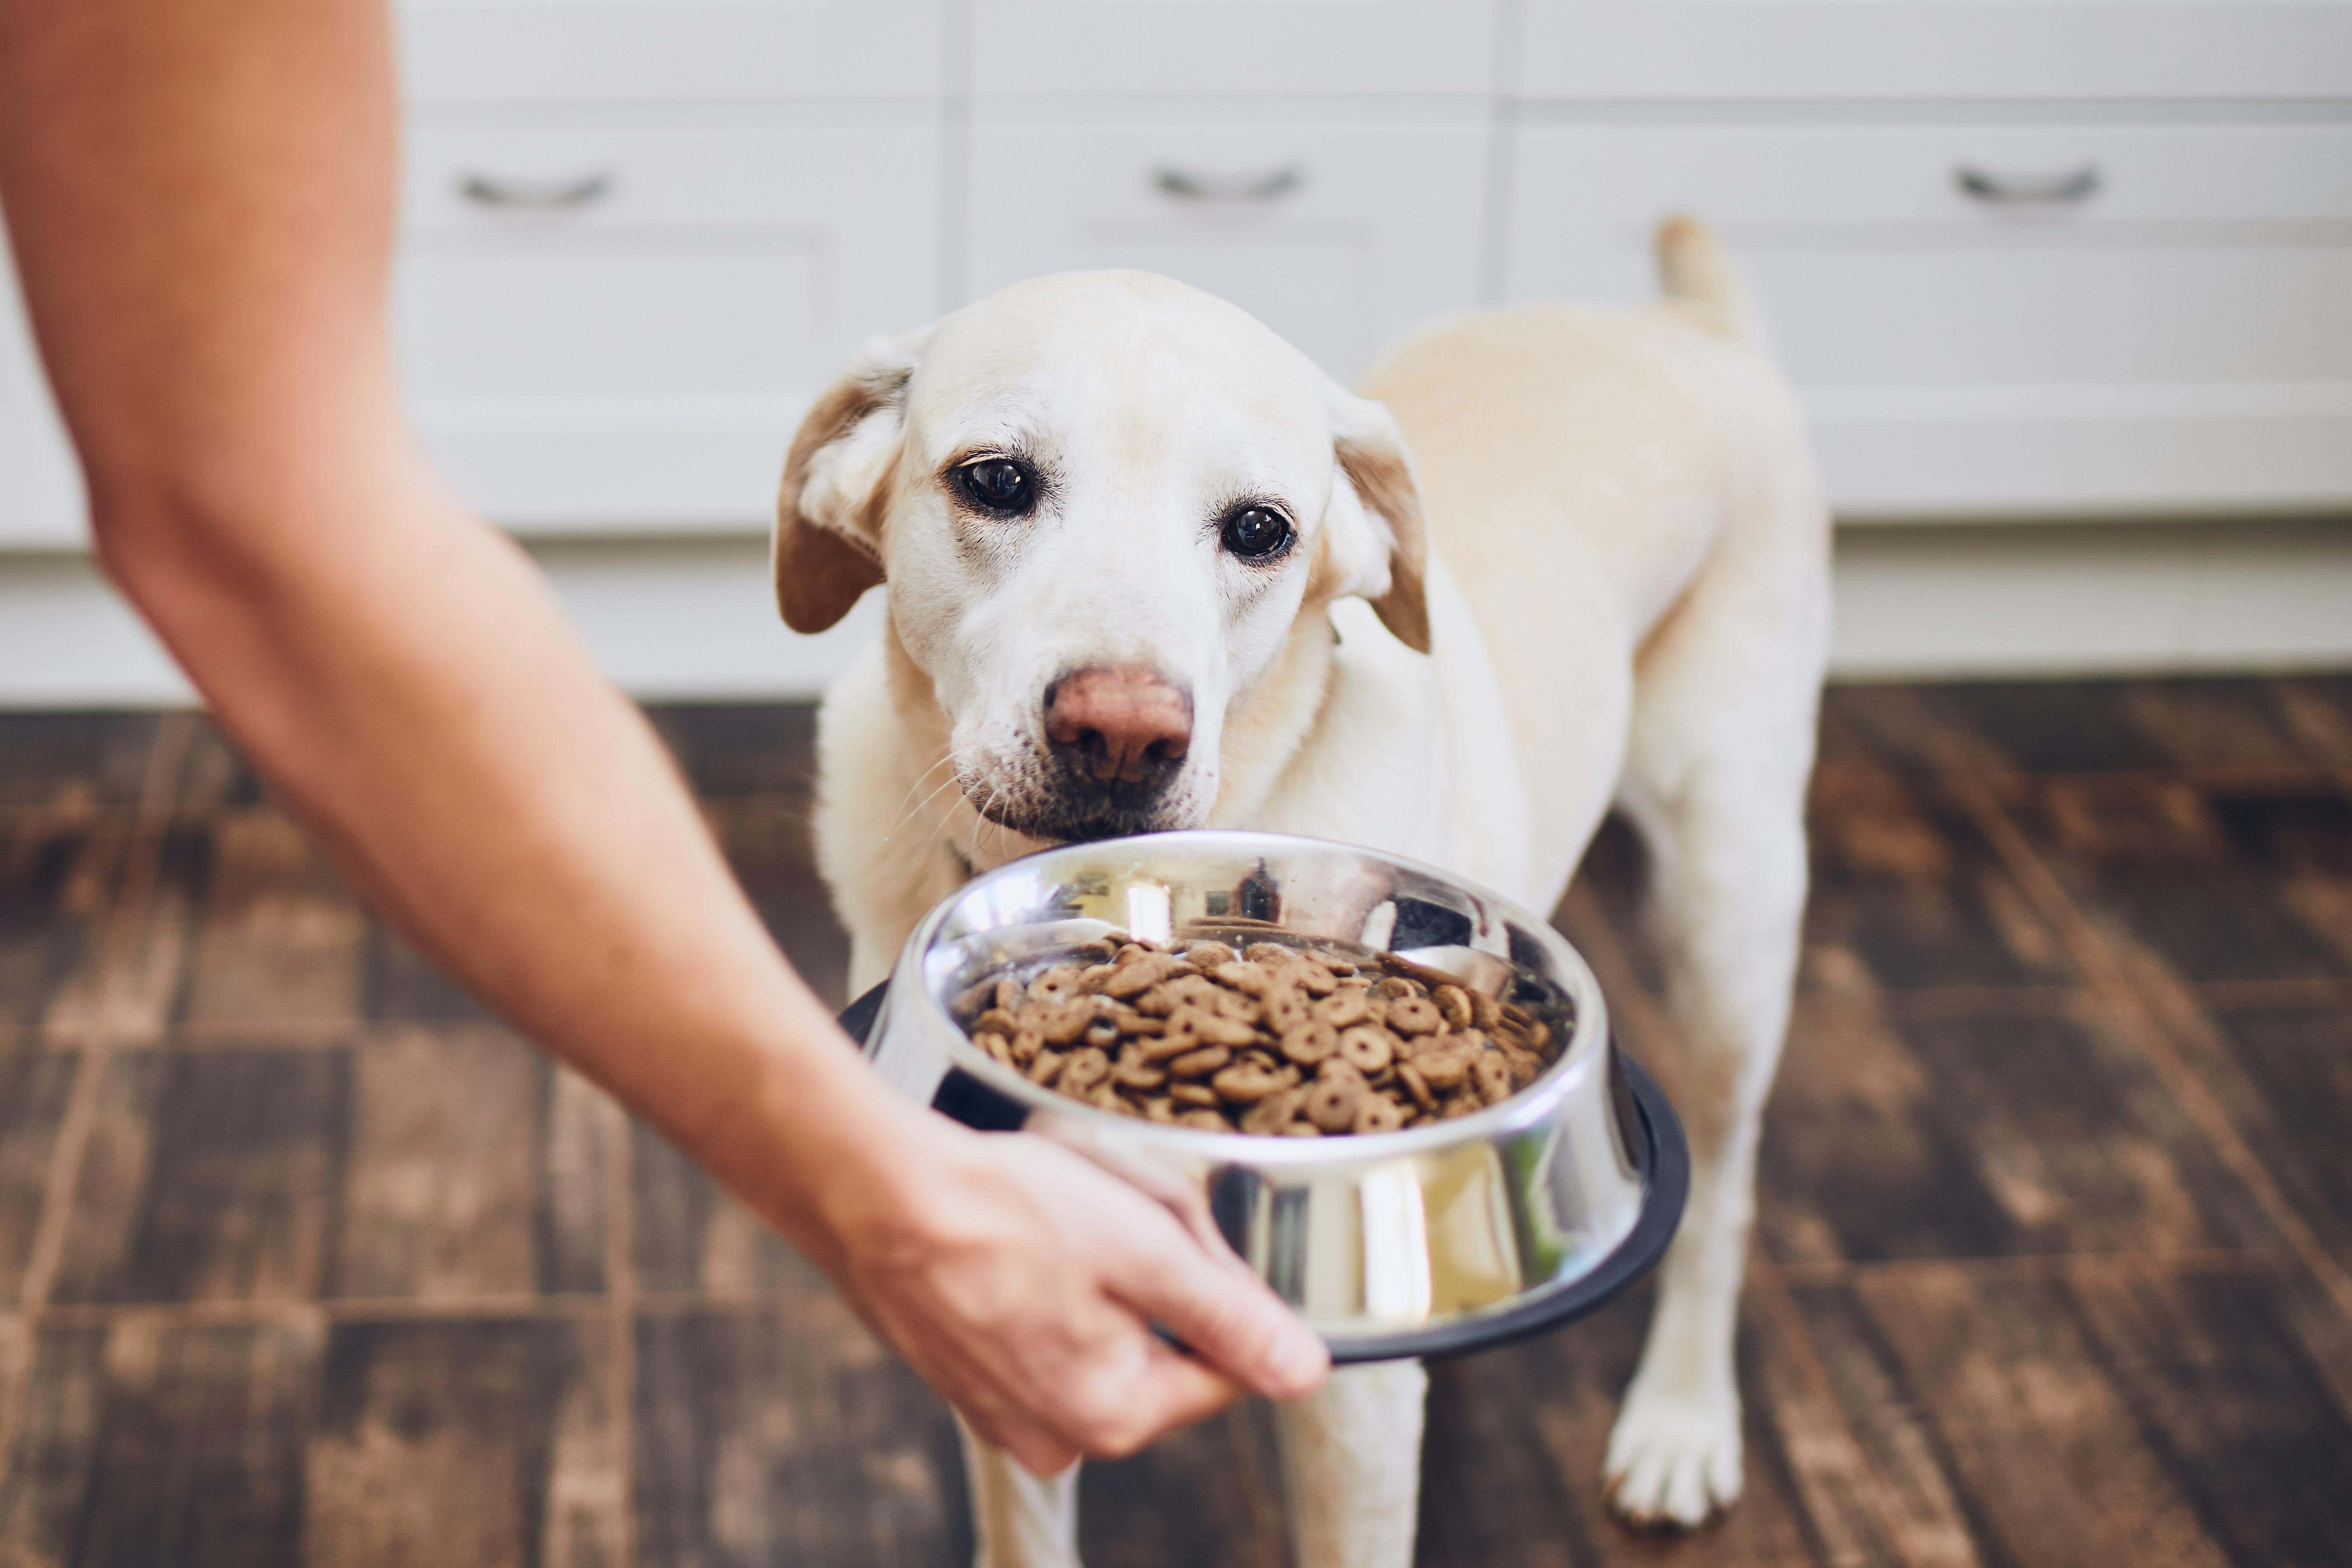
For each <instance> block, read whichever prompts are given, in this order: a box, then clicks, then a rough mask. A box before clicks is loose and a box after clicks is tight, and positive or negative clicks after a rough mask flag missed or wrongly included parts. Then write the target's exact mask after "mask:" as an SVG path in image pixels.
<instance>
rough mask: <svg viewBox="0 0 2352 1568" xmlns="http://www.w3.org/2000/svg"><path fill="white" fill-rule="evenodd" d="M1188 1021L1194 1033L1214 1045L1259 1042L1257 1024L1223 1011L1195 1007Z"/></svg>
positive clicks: (1252, 1044) (1248, 1044) (1242, 1044)
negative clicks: (1201, 1009)
mask: <svg viewBox="0 0 2352 1568" xmlns="http://www.w3.org/2000/svg"><path fill="white" fill-rule="evenodd" d="M1187 1021H1188V1022H1189V1023H1190V1024H1191V1026H1192V1033H1193V1034H1194V1035H1196V1036H1198V1037H1200V1038H1201V1039H1202V1040H1205V1041H1207V1042H1209V1043H1210V1044H1212V1045H1219V1046H1232V1047H1242V1046H1254V1045H1255V1044H1257V1026H1255V1024H1245V1023H1244V1022H1243V1021H1242V1020H1241V1019H1239V1018H1231V1017H1227V1016H1225V1015H1224V1014H1223V1013H1210V1012H1202V1011H1200V1010H1198V1009H1195V1010H1194V1011H1193V1013H1192V1016H1190V1017H1189V1019H1188V1020H1187Z"/></svg>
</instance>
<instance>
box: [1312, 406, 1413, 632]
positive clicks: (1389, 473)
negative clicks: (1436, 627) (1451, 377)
mask: <svg viewBox="0 0 2352 1568" xmlns="http://www.w3.org/2000/svg"><path fill="white" fill-rule="evenodd" d="M1331 448H1332V460H1333V463H1334V464H1335V466H1336V468H1337V469H1338V472H1337V473H1336V474H1335V475H1334V476H1333V478H1332V484H1331V507H1330V511H1329V514H1328V521H1327V526H1326V533H1325V538H1326V541H1327V542H1326V544H1325V548H1326V550H1328V552H1329V555H1328V560H1329V563H1330V565H1331V567H1332V569H1333V572H1334V574H1335V575H1336V577H1337V580H1338V584H1339V586H1338V589H1337V592H1339V593H1340V594H1357V595H1362V596H1363V597H1364V598H1366V599H1368V600H1370V602H1371V606H1372V610H1373V612H1374V613H1375V614H1377V615H1378V616H1380V617H1381V625H1383V626H1387V627H1388V629H1389V630H1390V632H1391V633H1392V634H1393V635H1394V636H1395V637H1396V639H1397V641H1399V642H1401V643H1402V644H1404V645H1405V647H1409V648H1411V649H1412V650H1413V651H1414V652H1415V653H1427V652H1428V651H1429V595H1428V592H1427V589H1426V587H1425V585H1424V578H1425V576H1426V574H1427V570H1428V564H1429V537H1428V533H1427V531H1426V530H1425V529H1424V528H1423V523H1422V517H1421V487H1420V485H1419V484H1417V483H1416V482H1415V481H1414V479H1413V477H1412V457H1411V455H1410V454H1408V453H1407V452H1406V451H1405V447H1404V437H1403V434H1402V432H1400V431H1399V430H1398V429H1397V423H1396V417H1395V416H1393V415H1391V413H1390V412H1389V411H1388V409H1387V408H1386V407H1384V406H1382V405H1380V404H1378V403H1374V402H1372V401H1371V400H1370V399H1369V398H1362V397H1355V396H1351V395H1349V394H1347V393H1345V392H1342V391H1340V390H1339V388H1338V387H1336V386H1335V387H1334V388H1333V389H1332V407H1331Z"/></svg>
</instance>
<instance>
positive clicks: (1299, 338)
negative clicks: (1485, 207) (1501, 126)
mask: <svg viewBox="0 0 2352 1568" xmlns="http://www.w3.org/2000/svg"><path fill="white" fill-rule="evenodd" d="M1485 156H1486V133H1485V132H1484V131H1483V130H1480V129H1476V128H1474V127H1469V126H1460V127H1449V128H1444V129H1439V128H1432V127H1421V128H1415V129H1397V128H1387V127H1382V128H1378V129H1359V130H1343V129H1332V128H1319V129H1301V128H1298V127H1295V126H1265V127H1253V128H1248V129H1241V128H1235V127H1218V128H1213V129H1203V128H1200V127H1190V126H1188V127H1172V128H1167V129H1154V130H1146V129H1140V128H1137V127H1132V126H1129V127H1118V128H1108V129H1101V128H1097V129H1086V130H1079V129H1073V128H1069V127H1058V126H1057V127H1053V128H1006V127H999V128H991V129H982V130H981V131H979V132H976V133H975V135H974V138H973V164H974V167H973V174H972V203H971V210H972V279H971V281H972V284H973V288H974V291H975V292H977V293H985V292H987V291H988V290H990V289H996V288H1000V287H1002V286H1003V285H1004V284H1007V283H1012V282H1015V281H1018V280H1019V279H1024V278H1028V277H1032V276H1034V275H1036V274H1038V273H1044V272H1062V271H1068V270H1072V269H1076V268H1110V267H1133V268H1142V269H1145V270H1147V271H1152V272H1164V273H1167V274H1169V275H1171V276H1172V277H1175V278H1180V279H1183V280H1184V281H1185V282H1188V283H1192V284H1195V285H1197V286H1199V287H1200V288H1202V289H1208V290H1209V291H1210V292H1212V293H1214V294H1217V295H1221V296H1223V298H1224V299H1227V300H1232V301H1233V302H1234V304H1236V305H1239V306H1241V307H1242V308H1243V309H1244V310H1248V311H1250V312H1251V313H1253V314H1254V315H1255V316H1257V317H1258V318H1259V319H1260V320H1261V321H1265V323H1266V324H1267V325H1268V326H1270V327H1272V328H1274V329H1275V331H1278V332H1281V333H1282V334H1283V335H1284V336H1285V337H1286V338H1288V339H1289V340H1290V341H1291V342H1293V343H1295V344H1297V346H1298V347H1299V348H1300V349H1302V350H1304V351H1305V352H1306V353H1307V354H1308V355H1309V356H1311V357H1312V358H1314V359H1315V360H1316V361H1317V362H1318V363H1320V364H1322V365H1323V366H1324V367H1325V368H1326V369H1328V370H1329V371H1331V372H1332V373H1333V374H1337V375H1339V376H1340V377H1341V378H1342V379H1343V380H1344V379H1347V378H1349V377H1352V376H1355V375H1357V374H1360V373H1361V372H1362V371H1363V370H1365V369H1366V368H1367V367H1368V366H1369V365H1370V363H1371V360H1372V357H1373V355H1374V354H1376V353H1378V352H1379V351H1380V349H1381V346H1382V345H1383V344H1384V343H1385V342H1387V341H1388V340H1389V339H1390V338H1391V337H1393V336H1395V335H1396V334H1397V333H1398V332H1400V331H1402V330H1403V329H1404V328H1406V327H1409V326H1411V325H1412V324H1413V323H1414V322H1416V321H1420V320H1422V319H1423V318H1424V317H1427V316H1430V315H1433V314H1435V313H1436V312H1439V311H1442V310H1458V309H1460V308H1462V307H1464V306H1465V305H1468V304H1470V303H1472V302H1473V301H1474V300H1475V298H1476V292H1477V271H1478V226H1479V215H1480V209H1481V205H1482V203H1481V187H1482V185H1483V183H1484V174H1483V170H1484V166H1485Z"/></svg>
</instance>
